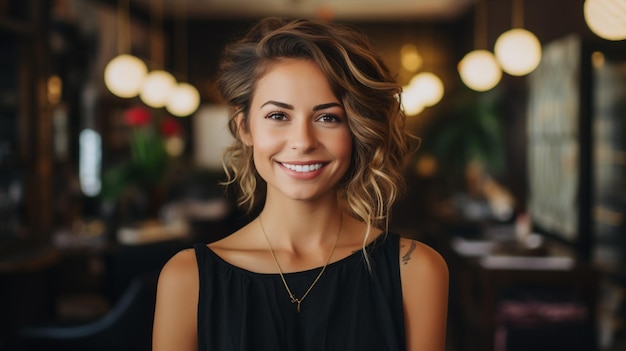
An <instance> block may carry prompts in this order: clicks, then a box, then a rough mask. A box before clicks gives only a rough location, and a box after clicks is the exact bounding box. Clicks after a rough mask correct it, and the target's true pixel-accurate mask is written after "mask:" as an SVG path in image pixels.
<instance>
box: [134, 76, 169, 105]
mask: <svg viewBox="0 0 626 351" xmlns="http://www.w3.org/2000/svg"><path fill="white" fill-rule="evenodd" d="M175 86H176V79H175V78H174V76H172V75H171V74H170V73H168V72H166V71H163V70H154V71H152V72H150V73H149V74H148V76H147V77H146V79H145V81H144V84H143V85H142V87H141V92H140V93H139V97H140V98H141V101H143V102H144V103H145V104H146V105H148V106H151V107H154V108H159V107H163V106H165V104H167V101H168V99H169V97H170V94H171V93H172V90H173V89H174V87H175Z"/></svg>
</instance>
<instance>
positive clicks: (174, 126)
mask: <svg viewBox="0 0 626 351" xmlns="http://www.w3.org/2000/svg"><path fill="white" fill-rule="evenodd" d="M181 130H182V129H181V127H180V124H178V122H176V121H175V120H174V119H173V118H164V119H163V122H162V123H161V133H162V134H163V135H164V136H166V137H171V136H174V135H179V134H180V133H181Z"/></svg>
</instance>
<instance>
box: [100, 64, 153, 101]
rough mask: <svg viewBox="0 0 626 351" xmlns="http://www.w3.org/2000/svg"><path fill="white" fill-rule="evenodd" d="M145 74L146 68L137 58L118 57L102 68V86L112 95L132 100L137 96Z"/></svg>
mask: <svg viewBox="0 0 626 351" xmlns="http://www.w3.org/2000/svg"><path fill="white" fill-rule="evenodd" d="M147 73H148V67H147V66H146V64H145V63H144V62H143V61H142V60H140V59H139V58H137V57H135V56H132V55H128V54H123V55H119V56H116V57H115V58H113V59H112V60H111V61H109V63H108V64H107V65H106V67H105V68H104V84H105V85H106V87H107V89H109V91H111V93H113V94H114V95H116V96H119V97H122V98H132V97H135V96H137V94H139V90H140V89H141V86H142V84H143V81H144V78H145V77H146V74H147Z"/></svg>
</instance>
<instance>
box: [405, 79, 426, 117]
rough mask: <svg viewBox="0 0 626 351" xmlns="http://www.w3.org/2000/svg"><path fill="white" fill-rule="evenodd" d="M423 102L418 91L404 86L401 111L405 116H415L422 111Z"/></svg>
mask: <svg viewBox="0 0 626 351" xmlns="http://www.w3.org/2000/svg"><path fill="white" fill-rule="evenodd" d="M425 107H426V106H424V101H422V99H421V97H420V94H419V91H417V90H415V89H411V86H405V87H404V89H403V91H402V109H403V110H404V113H405V114H406V115H407V116H415V115H418V114H419V113H420V112H422V111H423V110H424V108H425Z"/></svg>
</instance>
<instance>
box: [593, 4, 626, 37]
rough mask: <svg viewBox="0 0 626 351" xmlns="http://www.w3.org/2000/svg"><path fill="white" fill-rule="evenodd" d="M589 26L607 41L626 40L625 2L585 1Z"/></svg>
mask: <svg viewBox="0 0 626 351" xmlns="http://www.w3.org/2000/svg"><path fill="white" fill-rule="evenodd" d="M583 12H584V15H585V22H587V26H589V29H591V31H592V32H593V33H595V34H596V35H597V36H599V37H601V38H603V39H607V40H613V41H618V40H624V39H626V1H625V0H585V4H584V11H583Z"/></svg>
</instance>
